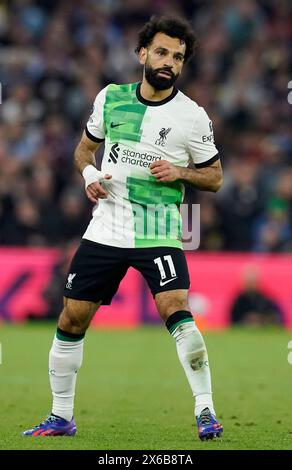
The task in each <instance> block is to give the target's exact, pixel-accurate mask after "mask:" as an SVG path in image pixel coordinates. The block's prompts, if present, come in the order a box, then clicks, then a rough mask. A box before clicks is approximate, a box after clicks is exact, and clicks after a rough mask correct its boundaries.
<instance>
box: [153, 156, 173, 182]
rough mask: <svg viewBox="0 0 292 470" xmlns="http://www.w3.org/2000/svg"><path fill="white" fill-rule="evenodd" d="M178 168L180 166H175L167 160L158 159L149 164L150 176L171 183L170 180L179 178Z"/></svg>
mask: <svg viewBox="0 0 292 470" xmlns="http://www.w3.org/2000/svg"><path fill="white" fill-rule="evenodd" d="M180 170H181V168H180V167H179V166H175V165H173V164H172V163H170V162H168V161H167V160H159V161H157V162H154V163H151V165H150V171H151V174H152V176H154V177H155V178H156V179H157V180H158V181H161V182H165V183H166V182H167V183H171V182H172V181H176V180H178V179H180V177H181V176H180Z"/></svg>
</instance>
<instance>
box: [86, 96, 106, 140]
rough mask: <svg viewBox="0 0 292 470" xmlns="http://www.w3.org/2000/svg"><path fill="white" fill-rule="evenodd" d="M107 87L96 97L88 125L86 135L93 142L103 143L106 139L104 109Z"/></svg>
mask: <svg viewBox="0 0 292 470" xmlns="http://www.w3.org/2000/svg"><path fill="white" fill-rule="evenodd" d="M106 90H107V87H105V88H103V89H102V90H101V91H100V92H99V93H98V95H97V96H96V98H95V100H94V103H93V109H92V113H91V115H90V116H89V119H88V122H87V124H86V128H85V133H86V135H87V137H88V138H89V139H90V140H93V142H102V141H103V140H104V138H105V132H104V120H103V107H104V103H105V96H106Z"/></svg>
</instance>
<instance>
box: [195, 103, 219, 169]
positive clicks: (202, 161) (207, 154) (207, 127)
mask: <svg viewBox="0 0 292 470" xmlns="http://www.w3.org/2000/svg"><path fill="white" fill-rule="evenodd" d="M188 150H189V154H190V156H191V158H192V160H193V162H194V164H195V166H196V168H203V167H205V166H209V165H211V164H212V163H213V162H215V161H216V160H219V155H218V150H217V148H216V146H215V143H214V133H213V126H212V121H211V120H210V118H209V116H208V114H207V113H206V111H205V110H204V108H202V107H199V110H198V116H197V119H196V121H195V123H194V124H193V126H192V128H191V131H190V134H189V138H188Z"/></svg>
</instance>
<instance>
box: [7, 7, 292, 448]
mask: <svg viewBox="0 0 292 470" xmlns="http://www.w3.org/2000/svg"><path fill="white" fill-rule="evenodd" d="M151 14H172V15H180V16H182V17H185V18H187V19H188V20H189V21H190V22H191V23H192V25H193V27H194V29H195V31H196V33H197V36H198V42H199V45H198V49H197V51H196V54H195V56H194V58H193V59H192V60H191V61H190V63H189V64H187V66H186V67H185V71H184V74H183V76H182V77H181V78H180V82H179V85H178V86H179V88H180V89H181V90H182V91H184V92H185V93H186V94H187V95H188V96H190V97H191V98H192V99H194V100H196V101H197V102H198V104H199V105H202V106H204V107H205V108H206V110H207V112H208V114H209V115H210V117H211V118H212V120H213V124H214V130H215V142H216V145H217V147H218V149H219V152H220V154H221V156H222V164H223V169H224V177H225V179H224V186H223V188H222V189H221V190H220V192H219V193H217V194H215V195H214V194H208V193H204V192H199V191H193V190H190V189H187V191H186V201H187V202H189V203H197V204H200V208H201V243H200V247H199V249H198V250H196V251H195V252H188V253H187V256H188V262H189V267H190V274H191V279H192V287H191V292H190V303H191V307H192V310H193V312H194V313H197V316H196V319H197V323H198V324H199V326H200V327H201V328H202V329H205V330H208V329H209V330H210V329H220V330H224V329H226V327H227V326H229V325H230V323H232V322H234V323H238V324H240V323H241V324H250V325H253V326H255V325H256V326H257V334H259V335H260V336H259V338H260V339H259V342H257V341H255V342H254V343H253V342H252V338H254V337H253V335H254V334H255V333H254V329H252V330H251V333H250V335H251V336H250V341H251V343H250V344H252V345H253V346H252V347H253V348H254V349H252V350H251V351H252V352H251V353H250V354H251V357H250V359H247V362H245V363H244V361H243V363H242V368H241V373H242V374H243V375H244V374H245V373H246V374H249V373H251V374H257V369H256V368H254V369H253V368H252V367H253V366H252V360H253V359H252V358H255V357H257V358H258V354H259V349H260V346H259V344H262V345H264V344H265V341H266V340H267V343H268V344H269V345H270V346H271V348H272V347H273V341H272V340H271V338H274V339H275V341H278V343H277V344H278V349H277V354H278V355H275V356H274V355H272V354H271V356H269V364H268V363H267V364H265V367H266V371H265V373H264V372H262V375H263V377H262V378H261V379H260V380H259V382H260V384H259V387H261V384H262V386H263V387H264V388H265V387H267V388H268V386H269V385H268V384H269V380H268V376H269V374H271V369H269V367H270V366H271V364H272V370H274V369H275V370H277V361H280V362H281V361H282V362H281V364H282V368H283V370H282V372H281V373H282V375H281V381H280V385H279V386H280V388H281V384H282V385H283V389H284V395H285V396H286V392H287V393H288V383H286V382H285V378H284V377H285V374H287V373H288V372H289V373H290V374H291V371H290V369H286V367H288V361H287V341H288V339H289V333H288V331H289V329H291V327H292V287H291V286H292V283H291V278H292V276H291V266H292V265H291V251H292V126H291V104H289V102H288V94H289V82H290V81H291V80H292V47H291V46H292V4H291V2H290V1H289V0H278V1H276V0H257V1H256V0H238V1H231V0H216V1H213V2H208V1H204V0H139V1H136V0H123V1H122V0H78V1H74V2H72V1H69V0H39V1H37V0H11V1H8V0H7V1H5V0H2V1H1V2H0V46H1V49H0V82H1V91H2V102H1V105H0V260H1V270H0V323H1V325H0V326H1V328H0V334H1V337H0V341H1V342H2V343H3V355H4V356H3V357H4V358H5V348H6V346H5V338H6V340H7V341H8V340H9V341H8V342H9V344H11V345H15V351H17V345H19V344H20V343H21V342H20V343H19V341H20V337H21V335H20V334H19V332H20V330H19V328H23V329H22V330H21V331H23V332H24V334H27V335H28V337H29V338H31V341H32V342H33V341H34V338H35V336H34V333H33V332H34V331H36V332H38V334H39V331H40V330H38V329H37V328H42V327H41V326H37V325H35V323H37V322H34V325H33V326H32V327H31V328H32V329H31V330H29V329H27V328H28V327H27V326H17V327H13V326H10V327H7V326H5V325H6V324H7V323H11V322H13V323H14V322H23V321H25V320H30V322H28V323H29V324H31V323H32V320H41V319H42V320H43V319H46V320H48V319H56V318H57V316H58V314H59V312H60V309H61V305H62V299H61V295H62V286H63V282H64V277H65V274H66V270H67V267H68V263H69V260H70V256H71V255H72V252H73V251H74V248H75V247H76V245H77V244H78V242H79V240H80V237H81V235H82V233H83V232H84V230H85V228H86V226H87V223H88V221H89V220H90V217H91V204H90V203H89V201H88V200H87V199H86V197H85V194H84V189H83V184H82V181H81V177H79V175H77V173H76V171H75V170H74V168H73V151H74V148H75V146H76V144H77V143H78V140H79V138H80V135H81V132H82V130H83V128H84V126H85V123H86V121H87V119H88V116H89V114H90V109H91V106H92V103H93V101H94V98H95V96H96V94H97V92H98V91H99V90H100V89H101V88H103V87H104V86H105V85H107V84H108V83H110V82H114V83H123V82H131V81H139V80H140V79H141V68H140V66H139V64H138V61H137V58H136V56H135V53H134V49H135V45H136V40H137V32H138V31H139V29H140V27H141V26H142V24H143V23H144V22H145V21H147V19H149V17H150V16H151ZM290 88H291V89H292V84H291V87H290ZM291 93H292V91H291ZM290 101H291V100H290ZM100 158H101V155H100V154H99V155H98V158H97V160H98V163H100ZM155 323H159V324H160V325H161V322H160V320H159V319H158V315H157V313H156V311H155V308H154V305H153V301H152V299H151V296H150V295H149V293H148V291H147V288H146V286H145V284H144V282H143V281H142V279H141V278H140V277H139V276H138V275H137V274H136V273H135V272H132V271H130V272H129V273H128V275H127V277H126V278H125V280H124V281H123V283H122V286H121V289H120V291H119V293H118V294H117V295H116V297H115V299H114V302H113V304H112V306H111V307H103V308H102V309H101V310H100V313H99V314H98V315H97V316H96V317H95V319H94V322H93V326H97V327H106V328H109V327H115V328H117V327H118V328H120V327H126V328H129V327H130V328H134V327H137V326H138V325H141V324H147V325H152V324H155ZM267 324H277V325H278V328H275V329H273V333H272V336H271V331H270V330H267V331H268V332H267V336H265V334H264V333H263V328H264V326H266V325H267ZM283 326H284V327H286V330H288V331H286V332H284V331H283V330H284V328H283ZM13 328H15V330H14V329H13ZM34 328H36V329H34ZM53 330H54V327H49V330H48V331H50V332H53ZM146 330H147V329H146ZM146 330H145V331H146ZM14 331H15V334H14V333H13V332H14ZM41 331H42V330H41ZM147 331H148V330H147ZM153 331H156V330H153ZM236 331H237V330H236ZM132 333H133V335H135V334H138V333H137V331H136V330H135V329H134V331H133V332H132ZM46 334H47V333H46ZM48 334H49V333H48ZM90 334H94V332H91V333H90ZM112 334H113V335H114V334H115V332H112ZM124 334H125V335H128V334H129V332H124ZM143 334H146V333H143ZM153 334H154V336H155V335H156V334H157V332H154V333H153ZM222 334H223V336H222V341H220V340H218V338H217V337H216V336H215V337H214V336H212V335H213V333H209V335H211V336H210V339H209V338H208V339H207V344H209V343H210V349H211V352H213V355H214V358H216V355H217V352H216V349H215V344H216V345H217V347H219V348H223V349H224V344H225V341H227V342H228V341H231V339H230V336H228V335H230V334H231V333H230V331H229V330H228V331H227V332H226V333H222ZM224 335H225V336H224ZM234 335H235V336H234V354H235V355H236V354H237V353H238V355H240V354H241V352H242V351H240V350H238V341H241V339H240V338H242V341H243V344H246V338H248V336H247V335H246V334H245V333H244V336H243V337H241V336H236V335H240V332H238V331H237V332H236V333H234ZM287 335H288V336H287ZM134 337H135V336H133V338H134ZM127 338H128V336H127ZM214 338H216V339H214ZM46 340H47V337H46ZM7 341H6V342H7ZM47 341H48V344H47V343H45V345H43V344H39V348H40V350H41V351H42V353H43V354H44V356H43V357H44V358H46V354H47V349H48V347H49V341H50V340H49V339H48V340H47ZM208 341H209V342H208ZM247 342H248V341H247ZM150 344H151V342H150ZM280 344H281V345H282V348H283V349H282V350H281V348H280V346H279V345H280ZM148 346H149V345H148ZM263 347H264V346H263ZM92 349H93V350H94V348H93V346H92ZM230 350H232V348H231V346H230ZM8 351H9V349H8ZM227 352H228V348H227V351H226V356H224V355H223V356H222V357H221V356H220V357H221V358H222V359H223V364H220V365H218V364H216V368H218V367H219V370H218V369H217V372H214V373H215V374H216V377H215V378H216V380H217V384H218V381H220V377H219V373H221V372H222V373H223V368H224V361H226V364H229V366H230V368H229V369H228V370H230V373H231V374H233V375H232V376H233V377H234V374H236V364H233V363H232V361H231V363H230V361H229V363H228V357H227ZM270 353H271V351H270ZM32 354H33V353H32ZM29 357H30V359H28V360H29V361H32V364H33V367H37V366H36V364H35V363H34V362H33V359H32V358H31V356H29ZM236 357H237V356H236ZM238 357H239V356H238ZM15 360H16V364H17V365H18V367H17V368H16V369H15V370H14V369H11V370H10V371H9V369H7V374H8V375H7V374H6V384H7V387H9V384H11V381H12V384H14V385H15V384H16V383H17V380H16V379H15V377H16V376H17V374H19V373H20V370H19V369H20V368H21V367H23V365H21V364H22V349H19V352H18V356H17V359H15ZM45 360H46V359H44V369H43V370H44V371H45V367H46V362H45ZM173 360H174V361H175V360H176V359H175V358H173ZM249 360H250V361H251V362H248V361H249ZM263 364H264V359H262V363H261V365H258V367H259V369H258V370H261V371H263V370H264V369H262V367H264V366H263ZM4 366H5V359H3V366H1V371H2V373H4ZM7 367H9V366H8V365H7ZM137 367H138V365H137ZM226 367H227V365H226ZM254 367H256V366H254ZM216 368H215V371H216ZM221 368H222V369H221ZM162 369H163V368H162ZM162 369H161V370H162ZM35 370H36V374H38V373H39V374H41V370H40V371H39V370H38V369H37V368H36V369H35ZM250 371H252V372H250ZM278 372H279V371H278ZM92 373H94V372H91V374H92ZM223 376H224V378H225V379H226V372H224V373H223ZM13 377H14V379H15V380H14V379H13ZM180 379H182V377H180ZM30 380H32V381H33V380H36V379H32V377H30ZM40 380H44V379H43V378H41V379H40ZM182 380H183V379H182ZM284 383H286V385H284ZM38 385H39V384H38ZM184 385H185V384H184ZM238 385H239V387H240V386H241V387H243V389H244V387H245V386H246V384H245V385H242V384H241V385H240V384H238ZM22 386H23V385H21V387H22ZM46 386H47V385H46ZM21 387H20V390H19V394H21ZM25 387H28V385H27V384H25V385H24V389H25ZM217 387H218V390H217V392H218V395H219V403H220V405H221V406H222V407H223V405H224V400H225V398H226V390H225V389H224V387H223V384H221V383H220V384H218V385H217ZM183 390H184V389H183ZM183 393H185V392H183ZM236 393H239V392H238V391H237V392H235V396H236V397H237V395H236ZM278 393H279V392H278ZM166 395H167V392H166ZM227 395H228V393H227ZM279 396H280V395H279ZM279 396H278V399H279ZM266 397H268V398H267V399H269V400H271V401H273V400H276V398H275V397H277V392H275V393H274V391H270V395H269V392H268V391H266ZM46 398H48V394H47V396H46ZM237 398H238V397H237ZM252 398H255V401H254V402H253V405H252ZM17 399H20V395H19V396H18V398H17ZM230 399H231V398H230ZM239 400H240V397H239ZM280 400H283V404H285V405H286V404H287V402H286V401H285V399H283V397H282V396H281V398H280ZM258 401H260V398H259V397H256V396H253V397H251V402H250V403H249V404H246V405H245V407H246V408H244V407H243V408H244V409H245V413H246V415H248V413H249V407H250V409H257V408H256V407H257V405H258ZM10 405H11V403H10V402H9V403H8V404H7V410H6V411H7V412H11V409H10ZM27 406H28V405H27ZM237 406H238V404H237ZM253 406H254V408H253ZM240 407H242V404H241V405H240ZM26 411H27V410H26ZM276 411H277V406H276ZM276 411H275V413H276ZM278 411H279V412H281V410H278ZM282 411H283V410H282ZM228 412H229V411H228ZM229 415H230V416H229V418H230V419H231V415H232V411H231V410H230V412H229ZM225 417H226V416H225ZM24 418H25V419H26V421H27V414H25V413H23V419H24ZM34 418H36V419H39V416H38V410H36V415H34ZM235 418H236V417H235ZM266 418H267V416H266ZM275 419H276V418H275ZM246 421H247V423H248V422H253V420H248V417H246ZM275 423H276V421H275ZM136 424H137V423H136ZM278 424H279V425H280V423H278ZM232 425H234V422H232ZM247 426H249V425H248V424H247ZM250 426H252V424H250ZM263 428H264V429H266V427H265V426H263ZM247 429H248V430H250V429H251V428H247ZM237 431H238V429H237ZM256 431H258V430H256ZM11 432H12V431H11ZM141 432H142V430H141ZM287 432H289V430H288V428H287V429H286V428H285V433H286V434H285V435H287ZM290 434H291V432H290ZM11 436H13V432H12V434H11ZM176 439H178V440H176V442H180V441H179V435H177V436H176ZM283 439H284V437H283ZM283 439H282V441H281V442H282V443H283V442H284V441H285V439H284V441H283ZM150 442H152V441H151V440H150ZM171 442H172V441H171V440H170V441H167V442H165V443H164V444H163V445H165V446H171V445H173V444H171ZM229 442H230V441H229ZM238 442H239V440H238ZM241 442H243V443H244V444H243V446H245V448H247V447H248V443H247V442H245V441H244V437H241ZM253 442H255V441H253ZM285 442H286V441H285ZM9 445H11V444H7V446H8V448H9ZM108 445H109V448H110V445H113V443H111V444H110V443H108ZM116 445H118V444H116ZM127 445H130V444H127ZM137 445H142V444H141V443H140V444H137ZM149 445H150V444H149ZM155 445H156V444H153V446H155ZM157 445H158V447H157V448H159V444H157ZM181 445H182V444H181ZM187 445H188V446H190V443H189V442H188V444H187ZM232 445H234V446H235V447H234V448H236V444H230V448H232ZM238 445H240V444H238ZM254 445H256V444H254ZM257 445H260V444H257ZM262 445H264V444H262ZM270 445H271V446H273V442H272V437H271V444H270ZM283 445H284V447H283V448H289V445H290V444H289V443H288V441H287V442H286V443H285V444H283ZM121 446H122V444H121ZM285 446H286V447H285ZM287 446H288V447H287ZM290 447H291V446H290ZM120 448H122V447H120ZM129 448H130V447H129ZM133 448H135V447H133ZM137 448H139V447H137ZM153 448H154V447H153ZM165 448H171V447H165ZM172 448H175V447H172ZM178 448H179V447H178ZM180 448H183V447H180ZM270 448H272V447H270Z"/></svg>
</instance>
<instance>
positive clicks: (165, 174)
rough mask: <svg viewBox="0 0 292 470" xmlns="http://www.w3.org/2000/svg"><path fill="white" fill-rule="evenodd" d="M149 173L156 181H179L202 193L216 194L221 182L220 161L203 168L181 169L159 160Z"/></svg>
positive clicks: (151, 166) (153, 164) (152, 165)
mask: <svg viewBox="0 0 292 470" xmlns="http://www.w3.org/2000/svg"><path fill="white" fill-rule="evenodd" d="M150 171H151V174H152V175H153V176H155V178H156V179H157V180H158V181H161V182H165V183H166V182H171V181H177V180H181V181H183V182H185V183H189V184H191V185H192V186H194V187H195V188H197V189H200V190H202V191H213V192H216V191H218V190H219V189H220V187H221V185H222V182H223V174H222V167H221V163H220V160H217V161H216V162H214V163H212V164H211V165H210V166H206V167H204V168H195V169H191V168H183V167H180V166H175V165H173V164H172V163H169V162H168V161H166V160H160V161H158V162H155V163H152V164H151V165H150Z"/></svg>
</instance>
